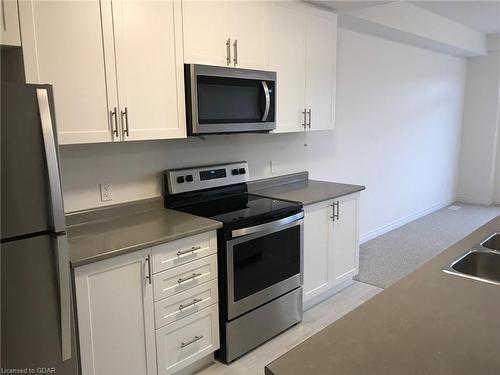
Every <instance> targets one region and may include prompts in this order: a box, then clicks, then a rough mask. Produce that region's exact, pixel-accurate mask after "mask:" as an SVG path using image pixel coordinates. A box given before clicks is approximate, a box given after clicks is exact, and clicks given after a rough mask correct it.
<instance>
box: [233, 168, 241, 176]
mask: <svg viewBox="0 0 500 375" xmlns="http://www.w3.org/2000/svg"><path fill="white" fill-rule="evenodd" d="M240 172H241V170H240ZM231 174H232V175H233V176H236V175H237V174H239V172H238V170H237V169H236V168H235V169H233V170H232V171H231Z"/></svg>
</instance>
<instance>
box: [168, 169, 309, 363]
mask: <svg viewBox="0 0 500 375" xmlns="http://www.w3.org/2000/svg"><path fill="white" fill-rule="evenodd" d="M247 181H248V165H247V163H246V162H238V163H230V164H221V165H212V166H205V167H195V168H187V169H176V170H169V171H165V207H168V208H172V209H176V210H179V211H183V212H188V213H191V214H195V215H199V216H203V217H208V218H212V219H214V220H218V221H221V222H222V223H223V224H224V225H223V227H222V228H221V229H219V231H218V234H217V235H218V259H219V264H218V266H219V298H220V339H221V348H220V349H219V350H218V351H217V352H216V357H217V358H218V359H220V360H222V361H224V362H231V361H233V360H234V359H236V358H238V357H239V356H241V355H243V354H245V353H246V352H248V351H249V350H251V349H252V348H254V347H256V346H258V345H259V344H261V343H263V342H265V341H267V340H269V339H270V338H272V337H273V336H275V335H277V334H279V333H280V332H282V331H284V330H285V329H287V328H289V327H290V326H292V325H294V324H297V323H298V322H300V321H301V320H302V268H303V267H302V264H303V254H302V253H303V217H304V212H303V211H302V204H301V203H297V202H289V201H284V200H277V199H271V198H267V197H262V196H258V195H254V194H249V193H248V192H247V184H246V182H247Z"/></svg>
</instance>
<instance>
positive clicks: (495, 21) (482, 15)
mask: <svg viewBox="0 0 500 375" xmlns="http://www.w3.org/2000/svg"><path fill="white" fill-rule="evenodd" d="M306 1H307V0H306ZM309 1H310V2H312V3H315V4H318V5H320V6H323V7H325V8H329V9H333V10H336V11H351V10H356V9H362V8H368V7H371V6H375V5H380V4H384V3H389V2H392V1H382V0H380V1H359V0H350V1H349V0H347V1H336V0H309ZM410 2H411V3H412V4H414V5H417V6H419V7H421V8H425V9H427V10H430V11H431V12H434V13H436V14H439V15H440V16H443V17H447V18H450V19H452V20H454V21H457V22H460V23H462V24H464V25H466V26H469V27H471V28H473V29H476V30H479V31H481V32H483V33H486V34H492V33H500V0H490V1H461V0H455V1H410Z"/></svg>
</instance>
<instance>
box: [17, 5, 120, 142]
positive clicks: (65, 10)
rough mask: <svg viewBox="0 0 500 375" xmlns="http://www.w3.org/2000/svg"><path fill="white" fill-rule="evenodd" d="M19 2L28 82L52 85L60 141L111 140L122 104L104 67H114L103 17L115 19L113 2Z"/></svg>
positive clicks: (111, 69)
mask: <svg viewBox="0 0 500 375" xmlns="http://www.w3.org/2000/svg"><path fill="white" fill-rule="evenodd" d="M106 5H107V6H106ZM19 6H20V8H19V11H20V21H21V30H22V42H23V55H24V63H25V71H26V81H27V82H28V83H49V84H52V85H53V90H54V97H55V111H56V124H57V129H58V137H59V143H61V144H67V143H90V142H109V141H111V140H112V135H111V125H110V124H111V122H110V121H111V118H110V110H111V109H112V108H114V107H117V106H118V103H117V98H116V95H113V92H114V93H116V90H115V91H113V90H109V92H110V95H109V96H108V94H107V82H106V67H109V68H110V71H112V72H114V69H113V64H114V60H111V61H106V60H105V55H104V48H103V47H104V46H103V40H104V39H105V35H103V33H106V31H109V30H108V29H106V28H103V27H102V25H103V23H102V21H103V19H109V20H111V7H110V6H109V3H108V4H106V2H104V1H103V2H102V6H101V4H100V2H99V1H32V2H31V1H21V2H19ZM111 32H112V30H111ZM111 38H112V34H111ZM111 77H112V76H111Z"/></svg>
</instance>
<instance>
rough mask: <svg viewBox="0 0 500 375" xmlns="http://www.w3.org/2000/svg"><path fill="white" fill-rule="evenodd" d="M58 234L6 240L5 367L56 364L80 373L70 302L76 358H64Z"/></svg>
mask: <svg viewBox="0 0 500 375" xmlns="http://www.w3.org/2000/svg"><path fill="white" fill-rule="evenodd" d="M56 246H57V238H56V237H55V236H53V235H42V236H36V237H32V238H27V239H22V240H16V241H11V242H7V243H3V244H2V248H1V255H2V259H1V266H2V273H1V277H2V280H1V282H2V284H1V288H2V294H1V296H2V300H1V309H2V311H1V314H2V315H1V316H2V345H1V348H2V353H1V358H2V367H4V368H26V367H28V368H35V369H36V368H37V367H48V368H52V367H55V368H56V372H55V373H56V374H65V375H66V374H67V375H77V374H78V360H77V355H76V340H75V334H74V330H75V327H74V325H73V322H74V319H73V312H72V311H71V307H72V304H69V305H68V307H69V309H70V311H69V313H70V315H69V324H70V333H71V336H70V342H69V343H70V353H71V354H72V356H71V359H69V360H67V361H63V360H62V351H61V342H62V335H64V333H63V332H61V318H62V317H61V311H60V308H59V306H60V304H59V284H58V283H59V280H58V278H57V259H56V256H57V247H56Z"/></svg>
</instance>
